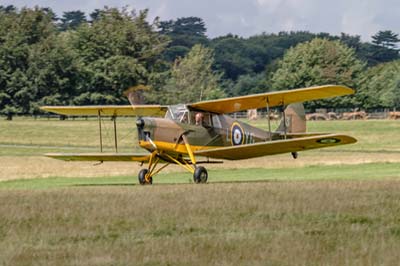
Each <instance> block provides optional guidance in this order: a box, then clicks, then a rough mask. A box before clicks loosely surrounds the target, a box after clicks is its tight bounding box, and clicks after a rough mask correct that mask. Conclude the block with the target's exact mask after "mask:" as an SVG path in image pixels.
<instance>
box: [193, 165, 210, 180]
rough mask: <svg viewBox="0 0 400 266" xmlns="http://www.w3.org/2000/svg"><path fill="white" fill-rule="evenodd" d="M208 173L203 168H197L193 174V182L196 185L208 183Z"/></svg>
mask: <svg viewBox="0 0 400 266" xmlns="http://www.w3.org/2000/svg"><path fill="white" fill-rule="evenodd" d="M207 179H208V173H207V170H206V168H204V167H203V166H199V167H196V169H195V170H194V174H193V181H194V182H195V183H196V184H200V183H207Z"/></svg>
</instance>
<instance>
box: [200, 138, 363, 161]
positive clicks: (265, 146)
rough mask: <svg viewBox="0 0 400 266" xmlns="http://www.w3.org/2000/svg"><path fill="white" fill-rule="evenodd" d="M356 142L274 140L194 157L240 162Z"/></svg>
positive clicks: (353, 139)
mask: <svg viewBox="0 0 400 266" xmlns="http://www.w3.org/2000/svg"><path fill="white" fill-rule="evenodd" d="M355 142H357V140H356V139H355V138H353V137H350V136H346V135H339V134H327V135H319V136H311V137H304V138H296V139H287V140H276V141H269V142H261V143H255V144H248V145H240V146H229V147H223V148H216V149H209V150H200V151H196V152H195V155H200V156H206V157H210V158H216V159H226V160H242V159H249V158H255V157H261V156H266V155H274V154H280V153H288V152H297V151H304V150H310V149H319V148H324V147H330V146H336V145H343V144H351V143H355Z"/></svg>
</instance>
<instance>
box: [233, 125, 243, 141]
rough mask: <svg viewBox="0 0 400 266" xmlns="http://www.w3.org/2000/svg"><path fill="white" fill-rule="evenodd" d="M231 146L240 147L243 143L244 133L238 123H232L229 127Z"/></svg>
mask: <svg viewBox="0 0 400 266" xmlns="http://www.w3.org/2000/svg"><path fill="white" fill-rule="evenodd" d="M231 136H232V137H231V141H232V145H241V144H243V142H244V133H243V129H242V127H241V126H240V125H239V123H233V124H232V127H231Z"/></svg>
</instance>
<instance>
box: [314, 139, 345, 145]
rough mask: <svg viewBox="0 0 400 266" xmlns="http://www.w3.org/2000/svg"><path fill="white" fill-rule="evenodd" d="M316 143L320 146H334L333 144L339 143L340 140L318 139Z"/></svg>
mask: <svg viewBox="0 0 400 266" xmlns="http://www.w3.org/2000/svg"><path fill="white" fill-rule="evenodd" d="M317 142H318V143H321V144H334V143H339V142H340V139H335V138H325V139H320V140H318V141H317Z"/></svg>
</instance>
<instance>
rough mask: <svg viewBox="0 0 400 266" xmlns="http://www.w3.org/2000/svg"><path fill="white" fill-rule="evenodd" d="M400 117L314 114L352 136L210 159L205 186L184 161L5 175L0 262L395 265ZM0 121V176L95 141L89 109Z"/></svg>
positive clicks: (128, 135)
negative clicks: (299, 148) (340, 141)
mask: <svg viewBox="0 0 400 266" xmlns="http://www.w3.org/2000/svg"><path fill="white" fill-rule="evenodd" d="M108 122H109V121H108ZM254 123H255V124H256V125H260V126H262V127H264V128H265V127H266V123H265V121H256V122H254ZM121 124H122V125H121ZM121 124H120V125H119V128H120V129H121V130H120V131H119V134H120V135H119V136H121V137H122V138H123V142H122V143H121V145H122V146H123V147H125V148H127V149H131V148H132V147H135V146H134V145H135V144H134V142H135V137H136V135H135V133H134V128H133V129H132V123H131V121H130V120H129V119H122V120H121ZM399 125H400V123H399V122H398V121H329V122H312V123H309V129H310V131H319V132H342V133H346V134H349V135H353V136H355V137H356V138H357V139H358V140H359V142H358V143H357V144H355V145H348V146H339V147H337V148H332V149H326V150H321V151H309V152H304V153H301V154H300V158H299V159H297V160H296V161H292V160H290V161H287V162H284V163H283V164H279V163H281V161H284V160H287V158H286V156H272V157H269V158H268V160H264V159H257V160H249V161H242V162H237V163H231V164H228V166H229V169H220V168H218V166H212V165H211V166H208V168H207V169H208V170H209V171H208V172H209V181H210V183H209V184H206V185H194V184H191V183H192V177H191V174H189V173H187V172H177V173H174V172H170V173H165V172H163V173H162V174H160V175H157V176H155V177H154V185H153V186H139V185H135V184H137V177H136V173H135V171H134V170H133V169H132V176H121V175H117V176H114V177H94V178H89V177H73V178H66V177H64V176H63V175H64V174H66V173H67V172H68V171H69V170H71V169H70V168H65V169H64V170H62V169H60V168H61V167H60V166H61V164H55V163H54V165H46V167H47V168H46V169H47V170H46V171H49V172H50V173H51V174H52V175H53V176H54V177H51V178H36V179H17V180H9V181H3V182H0V265H398V262H399V261H400V253H399V248H400V225H399V224H400V205H399V201H400V174H399V173H400V163H399V152H400V134H399V132H400V127H399ZM133 126H134V124H133ZM110 128H112V126H110V125H108V126H107V130H106V131H108V133H110V132H111V133H112V131H110V130H109V129H110ZM0 129H1V130H0V163H2V162H3V163H4V162H6V163H7V164H9V165H6V166H4V165H0V170H2V171H3V172H1V175H4V174H5V173H7V172H9V173H13V171H12V169H13V168H17V169H23V170H21V171H19V172H20V173H22V172H26V171H29V170H30V169H35V171H36V170H38V169H36V168H41V167H43V165H40V164H51V162H52V161H51V160H48V161H47V160H42V159H40V160H35V158H41V157H39V156H40V155H41V154H42V153H45V152H49V151H87V150H91V149H93V150H95V149H96V146H97V142H98V139H97V122H96V121H95V120H91V121H85V120H80V121H58V120H50V121H47V120H38V121H34V120H31V119H20V118H18V119H16V120H14V121H11V122H10V121H0ZM108 133H107V134H108ZM111 135H112V134H111ZM108 136H110V134H108ZM124 136H125V138H124ZM106 145H108V146H109V147H110V148H109V149H111V146H112V138H111V140H110V141H108V142H107V143H106ZM1 155H3V156H1ZM27 156H29V157H27ZM382 157H385V158H384V159H382ZM16 158H18V160H17V159H16ZM363 158H368V160H369V161H373V162H374V163H363ZM28 159H29V160H28ZM360 159H361V160H360ZM385 161H390V162H391V163H386V162H385ZM27 162H29V164H32V165H27ZM54 162H58V161H54ZM266 162H268V163H269V164H270V166H266V165H265V163H266ZM292 162H294V163H292ZM307 162H308V163H307ZM38 163H39V165H36V164H38ZM65 164H66V165H74V163H65ZM275 164H276V165H277V166H276V167H275V166H274V165H275ZM325 164H326V165H325ZM33 165H34V167H33ZM118 165H119V166H121V165H120V164H118ZM250 165H251V166H250ZM271 165H272V167H271ZM278 165H282V166H280V167H278ZM297 165H300V166H297ZM81 166H84V165H81ZM85 167H86V168H88V167H87V166H86V165H85ZM103 167H105V165H103ZM107 167H115V164H109V165H107ZM130 167H132V166H131V164H129V168H130ZM244 167H247V168H244ZM249 167H250V168H249ZM132 168H133V167H132ZM7 169H11V170H7ZM89 169H91V168H90V167H89ZM100 169H104V168H100ZM135 169H137V168H135ZM86 171H87V169H86ZM89 171H94V170H89ZM101 171H102V170H101ZM14 172H15V171H14ZM17 172H18V171H17ZM0 177H1V176H0Z"/></svg>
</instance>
